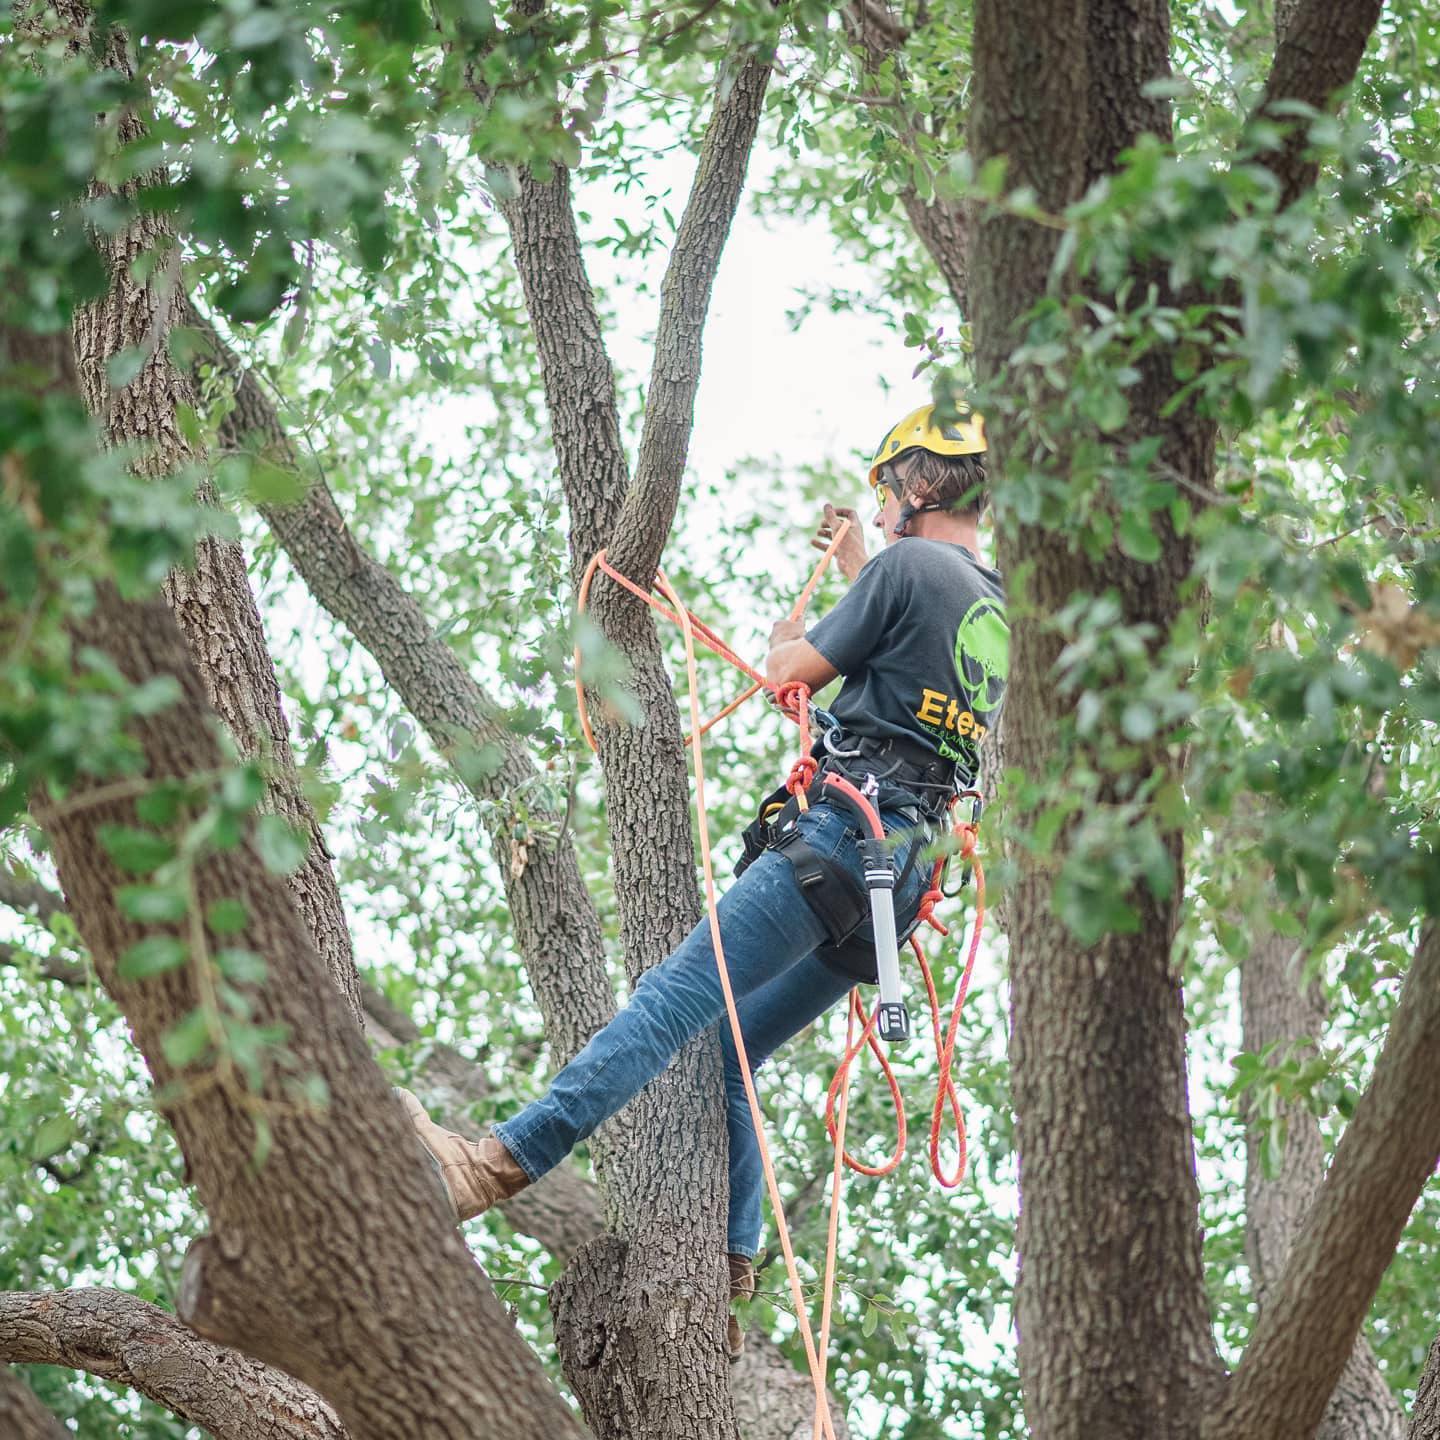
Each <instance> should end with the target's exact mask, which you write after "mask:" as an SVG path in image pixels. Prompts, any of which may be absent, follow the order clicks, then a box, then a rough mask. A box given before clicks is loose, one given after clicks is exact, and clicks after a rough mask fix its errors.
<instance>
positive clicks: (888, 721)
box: [403, 405, 1007, 1358]
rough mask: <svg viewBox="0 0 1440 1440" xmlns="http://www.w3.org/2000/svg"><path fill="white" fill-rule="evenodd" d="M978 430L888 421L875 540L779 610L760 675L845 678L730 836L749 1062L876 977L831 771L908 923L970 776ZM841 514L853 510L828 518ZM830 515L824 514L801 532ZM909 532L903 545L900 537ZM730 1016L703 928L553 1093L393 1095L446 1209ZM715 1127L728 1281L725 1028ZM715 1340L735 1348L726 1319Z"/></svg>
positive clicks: (732, 1233) (999, 614)
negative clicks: (778, 781) (721, 1119)
mask: <svg viewBox="0 0 1440 1440" xmlns="http://www.w3.org/2000/svg"><path fill="white" fill-rule="evenodd" d="M984 457H985V430H984V421H983V420H982V418H981V417H980V416H978V415H969V416H965V417H961V418H958V419H957V420H956V422H955V423H953V424H940V423H937V419H936V415H935V407H934V406H928V405H927V406H924V407H922V408H921V409H919V410H916V411H914V412H913V413H912V414H910V415H907V416H906V417H905V418H904V419H903V420H902V421H900V423H899V424H898V425H896V426H894V427H893V428H892V429H891V430H890V431H889V432H887V434H886V436H885V439H884V440H883V441H882V442H881V444H880V448H879V449H878V451H877V452H876V454H875V457H874V460H873V462H872V465H871V469H870V485H871V487H872V488H873V490H874V491H875V495H876V499H877V500H878V502H879V509H878V513H877V514H876V516H875V520H874V524H875V525H876V527H877V528H879V529H880V530H881V531H882V534H883V536H884V545H883V547H882V549H881V551H880V553H879V554H878V555H876V556H875V557H874V558H873V559H869V558H867V554H866V547H865V542H864V539H863V537H862V536H861V533H860V531H859V529H858V528H852V530H851V531H850V532H849V533H848V534H847V535H846V537H845V539H844V540H843V541H842V543H841V545H840V547H839V549H838V550H837V552H836V559H837V562H838V564H839V566H840V569H841V570H842V572H843V573H844V574H845V576H846V578H847V579H849V580H851V581H852V582H853V586H852V589H851V590H850V591H849V593H848V594H847V595H846V596H845V597H844V599H843V600H842V601H841V602H840V603H839V604H838V605H837V606H836V607H835V608H834V609H833V610H832V611H831V612H830V613H829V614H828V615H827V616H826V617H825V618H824V619H823V620H821V621H820V622H819V624H817V625H816V626H815V627H814V628H813V629H812V630H810V631H809V632H808V633H806V631H805V628H804V624H803V622H802V621H796V620H781V621H778V622H777V623H776V624H775V626H774V627H773V629H772V630H771V635H770V652H769V656H768V658H767V661H766V676H767V679H768V681H769V683H770V685H771V686H772V687H774V688H775V689H777V690H779V689H780V688H782V687H784V686H787V685H794V684H801V685H804V686H806V687H807V688H808V689H809V690H810V691H816V690H819V689H820V688H821V687H822V686H824V685H827V684H829V683H830V682H831V681H832V680H834V679H835V678H836V677H837V676H841V675H843V676H844V677H845V683H844V684H843V685H842V686H841V689H840V692H839V694H838V696H837V697H836V699H835V701H834V705H833V712H832V715H831V716H830V717H826V718H827V719H831V718H833V721H834V722H835V723H834V725H833V726H832V727H831V728H829V729H828V730H827V732H826V733H825V734H824V735H823V736H822V738H821V740H820V742H819V743H818V744H817V746H816V754H815V758H816V760H817V761H818V762H820V770H819V774H818V775H817V777H816V780H815V781H814V782H812V785H811V789H810V792H809V793H810V795H811V796H812V797H813V798H812V799H811V801H810V803H809V804H808V807H807V806H802V805H800V804H799V803H797V798H796V797H791V796H790V795H789V794H788V793H787V791H786V789H784V788H782V789H780V790H778V791H776V792H775V794H774V795H772V796H770V797H768V798H767V800H766V802H765V804H764V805H763V806H762V809H761V816H760V818H759V819H758V820H757V821H756V822H755V824H754V825H752V826H751V827H750V828H749V829H748V830H747V832H746V853H745V858H744V859H743V860H742V861H741V863H740V866H739V867H737V874H739V876H740V879H739V881H738V883H737V884H736V885H734V886H733V887H732V888H731V889H730V890H729V892H728V893H727V894H726V895H725V896H724V897H723V899H722V900H721V901H720V903H719V906H718V916H719V924H720V933H721V941H722V944H723V946H724V953H725V963H726V968H727V970H728V972H729V977H730V982H731V986H732V988H733V991H734V994H735V997H736V1000H737V1002H738V1011H739V1016H740V1022H741V1033H742V1035H743V1037H744V1041H745V1050H746V1053H747V1056H748V1059H749V1062H750V1065H751V1068H752V1070H753V1069H754V1068H756V1067H758V1066H759V1065H760V1064H761V1063H762V1062H763V1061H764V1060H765V1059H766V1058H767V1057H768V1056H769V1055H771V1054H772V1053H773V1052H774V1051H775V1050H776V1049H777V1048H778V1047H779V1046H780V1045H781V1044H783V1043H784V1042H785V1041H786V1040H788V1039H790V1038H791V1037H792V1036H794V1035H796V1034H798V1033H799V1032H800V1031H801V1030H803V1029H804V1028H805V1027H806V1026H808V1025H809V1024H810V1023H811V1022H812V1021H813V1020H815V1019H816V1018H817V1017H818V1016H819V1015H822V1014H824V1012H825V1011H827V1010H828V1009H829V1008H830V1007H831V1006H832V1005H834V1004H835V1003H836V1002H837V1001H838V1000H841V999H843V998H844V997H845V996H846V995H847V994H848V993H849V991H850V990H851V989H852V988H853V987H854V985H855V984H856V982H857V981H859V980H868V981H873V980H874V978H875V971H874V960H873V934H872V932H871V930H870V927H869V923H868V919H867V918H866V917H867V916H868V904H867V903H866V889H865V883H864V879H863V872H862V864H861V857H860V851H859V847H858V844H857V840H858V838H859V837H858V835H857V833H856V830H855V825H854V821H853V819H852V817H851V815H850V813H849V812H848V811H847V810H844V809H841V808H839V807H838V806H837V805H835V804H834V803H832V802H830V801H829V800H827V799H826V798H825V796H824V792H823V790H822V788H821V786H820V784H819V778H820V776H823V775H824V774H825V773H826V772H827V771H838V772H840V773H842V774H846V775H848V776H850V777H851V778H852V779H854V780H855V781H856V783H859V782H860V781H861V780H864V779H866V778H867V777H874V781H875V783H876V784H878V787H879V788H878V797H877V803H878V806H879V809H880V815H881V820H882V823H883V824H884V826H885V829H886V831H887V833H889V832H892V831H895V832H899V839H898V842H897V844H896V849H895V864H896V866H897V879H896V895H895V913H896V917H897V922H898V924H899V926H900V929H901V934H902V936H903V935H905V934H908V933H909V931H910V930H911V929H913V928H914V926H915V925H916V923H918V922H917V912H918V909H919V905H920V899H921V896H922V894H923V892H924V890H925V881H926V878H927V872H926V870H925V868H924V867H923V866H921V865H920V864H919V863H917V862H918V860H919V857H920V852H921V850H922V849H923V848H924V845H925V843H926V840H927V837H928V834H929V827H930V826H932V825H933V824H934V823H935V822H937V821H938V820H939V819H940V818H941V816H942V815H943V814H944V812H945V810H946V808H947V807H948V804H949V801H950V798H951V796H952V795H953V794H954V793H955V791H956V789H957V788H963V787H964V786H967V785H970V784H973V782H974V778H975V775H976V773H977V770H978V765H979V748H978V747H979V744H980V742H981V740H983V738H984V736H985V733H986V729H987V728H988V725H989V723H990V720H991V718H992V716H993V712H994V711H995V709H996V708H997V706H998V705H999V703H1000V697H1001V694H1002V693H1003V688H1004V680H1005V638H1006V635H1007V632H1006V630H1005V624H1004V608H1003V607H1004V599H1003V591H1002V588H1001V582H1000V576H999V574H998V573H997V572H996V571H994V570H991V569H989V568H987V567H986V566H984V565H983V564H982V563H981V562H980V559H979V544H978V526H979V521H980V516H981V514H982V512H983V509H984V506H985V500H986V493H985V464H984ZM843 513H844V514H846V515H847V516H853V515H854V512H853V511H851V512H843ZM841 514H842V512H840V511H837V510H836V509H835V508H834V507H833V506H830V505H827V506H826V507H825V518H824V520H823V521H822V523H821V526H820V530H819V534H818V535H817V537H816V542H815V543H820V544H824V543H828V540H829V537H830V536H831V535H832V534H833V533H834V530H835V528H836V527H837V524H838V521H839V519H840V517H841ZM902 540H903V541H904V542H905V543H903V544H901V543H899V542H900V541H902ZM724 1013H725V1001H724V995H723V991H722V989H721V984H720V977H719V972H718V968H717V966H716V962H715V955H714V950H713V947H712V942H711V934H710V928H709V925H708V923H707V922H704V921H702V922H701V923H700V924H699V925H697V926H696V927H695V929H694V930H693V931H692V932H691V934H690V935H689V936H688V937H687V938H686V940H685V941H684V942H683V943H682V944H681V945H680V947H679V948H678V949H677V950H676V951H675V952H674V953H673V954H672V955H670V957H669V958H668V959H667V960H665V961H664V963H663V964H661V965H659V966H657V967H656V968H655V969H654V970H652V971H650V972H648V973H647V974H646V975H645V976H644V977H643V978H642V980H641V981H640V983H639V984H638V985H637V986H636V988H635V992H634V994H633V995H632V997H631V999H630V1002H629V1003H628V1004H627V1005H626V1006H624V1007H623V1008H622V1009H621V1010H620V1011H619V1013H618V1014H617V1015H616V1016H615V1018H614V1019H613V1020H612V1021H611V1022H610V1024H609V1025H607V1026H606V1027H605V1028H604V1029H603V1030H601V1031H600V1032H599V1033H598V1034H596V1035H595V1036H594V1037H593V1038H592V1039H591V1040H590V1042H589V1044H587V1045H586V1046H585V1048H584V1049H583V1050H582V1051H581V1052H580V1053H579V1054H578V1055H577V1056H576V1057H575V1058H574V1059H573V1060H572V1061H571V1062H570V1063H569V1064H568V1065H567V1066H565V1068H564V1069H563V1070H561V1071H560V1073H559V1074H558V1075H557V1076H556V1077H555V1080H554V1082H553V1083H552V1085H551V1087H550V1090H549V1092H548V1093H547V1094H546V1095H545V1096H544V1097H543V1098H542V1099H540V1100H537V1101H536V1102H534V1103H533V1104H531V1105H529V1106H527V1107H526V1108H525V1109H524V1110H522V1111H521V1112H520V1113H519V1114H518V1115H516V1116H514V1117H513V1118H512V1119H510V1120H507V1121H505V1122H504V1123H503V1124H501V1125H497V1126H496V1127H495V1133H494V1135H493V1136H492V1137H491V1138H488V1139H485V1140H480V1141H470V1140H466V1139H464V1138H463V1137H462V1136H460V1135H456V1134H454V1133H452V1132H451V1131H448V1130H444V1129H442V1128H441V1127H439V1126H438V1125H435V1124H434V1123H433V1122H432V1121H431V1120H430V1119H429V1117H428V1116H427V1115H426V1113H425V1111H424V1109H423V1107H422V1106H421V1104H420V1102H419V1101H418V1100H417V1099H416V1098H415V1097H414V1096H413V1095H410V1094H409V1093H408V1092H403V1093H404V1096H405V1102H406V1106H407V1109H408V1110H409V1113H410V1115H411V1118H412V1120H413V1122H414V1124H415V1128H416V1132H417V1134H418V1135H419V1137H420V1139H421V1141H422V1143H423V1144H424V1145H425V1147H426V1149H427V1150H428V1151H429V1153H430V1155H431V1156H432V1158H433V1159H434V1161H435V1164H436V1168H437V1169H438V1171H439V1173H440V1176H441V1178H442V1180H443V1182H444V1185H445V1189H446V1192H447V1194H448V1196H449V1199H450V1202H451V1204H452V1206H453V1207H454V1209H455V1212H456V1214H457V1216H458V1217H459V1218H460V1219H462V1220H465V1219H469V1218H471V1217H473V1216H475V1215H479V1214H482V1213H483V1212H484V1211H486V1210H488V1209H489V1208H490V1207H491V1206H492V1205H495V1204H496V1203H498V1202H499V1201H500V1200H503V1199H506V1198H508V1197H509V1196H511V1195H513V1194H515V1193H516V1192H517V1191H519V1190H521V1189H523V1188H524V1187H525V1186H526V1185H528V1184H530V1183H531V1182H532V1181H534V1180H537V1179H539V1178H540V1176H542V1175H544V1174H545V1173H546V1172H547V1171H549V1170H551V1169H553V1168H554V1167H555V1166H556V1165H558V1164H559V1163H560V1161H561V1160H563V1159H564V1158H565V1156H566V1155H568V1154H569V1152H570V1151H571V1150H572V1149H573V1148H574V1146H575V1145H576V1144H577V1143H578V1142H580V1141H581V1140H583V1139H585V1138H586V1137H587V1136H588V1135H590V1134H591V1133H592V1132H593V1131H594V1130H595V1129H596V1127H597V1126H599V1125H600V1124H602V1123H603V1122H604V1121H605V1120H607V1119H608V1118H609V1117H610V1116H611V1115H613V1114H615V1112H616V1111H617V1110H619V1109H620V1108H621V1106H623V1105H624V1104H625V1103H626V1102H627V1101H628V1100H630V1099H631V1098H632V1097H633V1096H634V1095H635V1094H636V1093H637V1092H638V1091H639V1090H640V1089H641V1087H642V1086H644V1085H645V1084H646V1083H647V1082H649V1081H650V1080H652V1079H654V1078H655V1077H656V1076H657V1075H659V1074H660V1073H661V1071H662V1070H664V1068H665V1067H666V1065H667V1064H669V1062H670V1060H671V1059H672V1057H673V1056H674V1055H675V1054H676V1052H677V1051H678V1050H680V1048H681V1047H682V1046H683V1045H684V1044H686V1042H687V1041H689V1040H690V1039H692V1038H693V1037H694V1036H695V1035H697V1034H699V1033H700V1032H701V1031H702V1030H704V1029H705V1028H706V1027H707V1026H709V1025H712V1024H714V1023H715V1022H716V1021H717V1020H719V1019H720V1018H721V1016H722V1015H723V1014H724ZM722 1043H723V1049H724V1056H725V1081H726V1096H727V1114H728V1126H729V1140H730V1211H729V1225H728V1243H727V1248H728V1251H729V1264H730V1276H731V1290H732V1295H734V1296H736V1297H739V1296H742V1295H748V1294H749V1293H750V1291H751V1290H752V1288H753V1283H754V1280H753V1269H752V1261H753V1258H754V1255H755V1252H756V1250H757V1248H758V1246H759V1243H760V1228H761V1195H762V1192H763V1185H764V1180H763V1172H762V1165H761V1159H760V1152H759V1147H758V1144H757V1142H756V1137H755V1132H754V1129H753V1125H752V1120H751V1115H750V1110H749V1105H748V1101H747V1099H746V1093H745V1079H744V1076H743V1075H742V1072H741V1064H740V1060H739V1057H738V1054H737V1051H736V1047H735V1044H734V1040H733V1037H732V1036H731V1035H730V1034H729V1033H728V1027H726V1033H724V1034H723V1035H722ZM730 1342H731V1353H732V1356H734V1357H736V1358H738V1355H739V1353H740V1349H741V1345H742V1343H743V1340H742V1337H741V1334H740V1331H739V1327H738V1324H737V1323H736V1322H735V1321H734V1320H733V1318H732V1321H731V1331H730Z"/></svg>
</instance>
